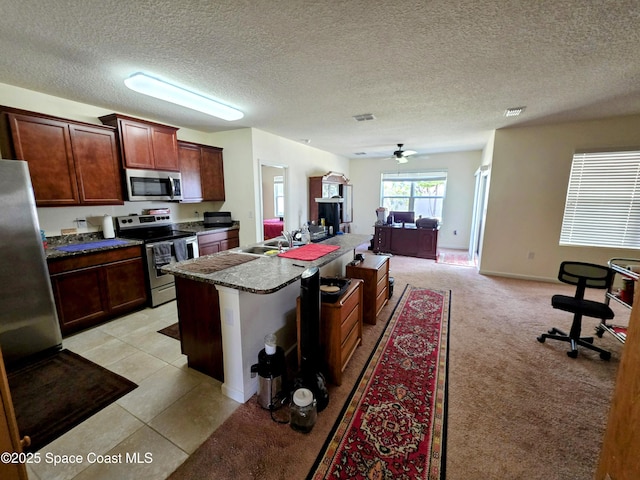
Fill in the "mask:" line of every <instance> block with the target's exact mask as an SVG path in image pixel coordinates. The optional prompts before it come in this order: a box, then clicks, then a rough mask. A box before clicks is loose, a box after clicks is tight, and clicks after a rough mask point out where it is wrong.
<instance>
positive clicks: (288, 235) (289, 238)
mask: <svg viewBox="0 0 640 480" xmlns="http://www.w3.org/2000/svg"><path fill="white" fill-rule="evenodd" d="M282 235H283V236H284V238H286V239H287V243H288V244H289V245H288V247H289V248H291V247H293V233H291V232H285V231H284V230H283V231H282Z"/></svg>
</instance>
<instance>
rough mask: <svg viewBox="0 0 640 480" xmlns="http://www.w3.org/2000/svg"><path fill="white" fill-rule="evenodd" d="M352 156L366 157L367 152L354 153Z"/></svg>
mask: <svg viewBox="0 0 640 480" xmlns="http://www.w3.org/2000/svg"><path fill="white" fill-rule="evenodd" d="M353 154H354V155H366V154H367V152H354V153H353Z"/></svg>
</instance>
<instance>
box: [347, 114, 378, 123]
mask: <svg viewBox="0 0 640 480" xmlns="http://www.w3.org/2000/svg"><path fill="white" fill-rule="evenodd" d="M353 118H355V119H356V122H366V121H368V120H375V119H376V117H374V116H373V113H361V114H360V115H354V116H353Z"/></svg>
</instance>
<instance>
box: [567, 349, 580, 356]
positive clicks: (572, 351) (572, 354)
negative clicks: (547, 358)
mask: <svg viewBox="0 0 640 480" xmlns="http://www.w3.org/2000/svg"><path fill="white" fill-rule="evenodd" d="M567 357H570V358H578V350H569V351H568V352H567Z"/></svg>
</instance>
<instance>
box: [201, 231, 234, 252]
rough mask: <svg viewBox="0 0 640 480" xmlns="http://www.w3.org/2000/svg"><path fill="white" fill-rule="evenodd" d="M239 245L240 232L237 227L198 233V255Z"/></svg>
mask: <svg viewBox="0 0 640 480" xmlns="http://www.w3.org/2000/svg"><path fill="white" fill-rule="evenodd" d="M239 246H240V232H239V231H238V229H237V228H234V229H230V230H223V231H215V232H211V233H200V234H199V235H198V251H199V255H200V256H203V255H211V254H212V253H218V252H222V251H223V250H229V249H230V248H237V247H239Z"/></svg>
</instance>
